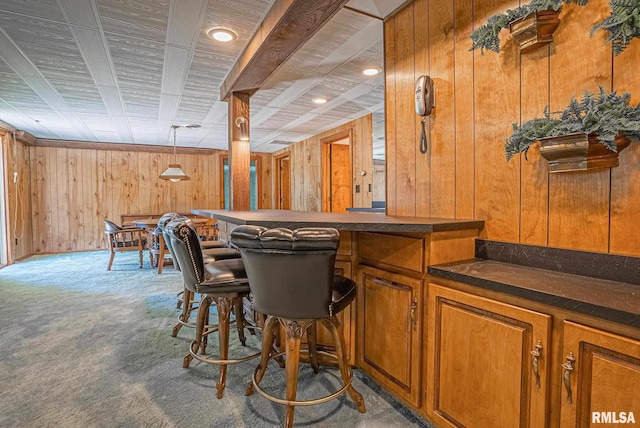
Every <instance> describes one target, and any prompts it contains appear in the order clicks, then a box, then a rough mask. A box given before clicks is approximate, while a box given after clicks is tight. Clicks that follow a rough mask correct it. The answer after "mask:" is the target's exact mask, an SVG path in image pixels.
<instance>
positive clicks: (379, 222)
mask: <svg viewBox="0 0 640 428" xmlns="http://www.w3.org/2000/svg"><path fill="white" fill-rule="evenodd" d="M191 212H192V213H193V214H197V215H200V216H204V217H210V218H215V219H218V220H222V221H228V222H230V223H234V224H255V225H258V226H265V227H287V228H289V229H297V228H300V227H333V228H335V229H338V230H344V231H358V232H417V233H432V232H445V231H452V230H466V229H482V228H483V227H484V221H482V220H459V219H445V218H429V217H401V216H388V215H381V214H376V215H371V214H370V213H356V212H353V213H344V214H342V213H325V212H308V211H288V210H256V211H227V210H197V209H196V210H192V211H191Z"/></svg>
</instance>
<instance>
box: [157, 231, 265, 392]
mask: <svg viewBox="0 0 640 428" xmlns="http://www.w3.org/2000/svg"><path fill="white" fill-rule="evenodd" d="M165 231H166V233H167V235H168V238H169V241H170V242H171V244H170V245H171V247H172V249H173V253H174V255H175V257H176V260H177V262H178V266H180V271H181V272H182V276H183V279H184V286H185V289H188V290H189V291H190V292H191V293H200V296H201V298H200V307H199V308H198V319H197V322H196V335H195V339H194V340H193V342H191V345H190V348H189V354H187V356H185V357H184V362H183V367H184V368H187V367H189V364H190V363H191V361H192V360H193V359H194V358H195V359H197V360H198V361H201V362H204V363H213V364H219V365H220V379H219V381H218V383H217V385H216V388H217V390H218V398H222V395H223V392H224V388H225V384H226V375H227V365H228V364H235V363H241V362H244V361H248V360H250V359H252V358H255V357H258V356H259V355H260V353H259V352H258V353H256V354H253V355H249V356H246V357H243V358H237V359H229V326H230V323H231V312H232V309H233V308H238V307H239V308H240V310H239V311H238V309H236V316H235V323H236V326H237V328H238V333H239V335H240V338H241V341H242V343H243V344H244V340H243V339H244V331H243V330H244V328H245V324H244V314H243V311H242V299H243V297H246V296H248V295H249V292H250V289H249V284H248V280H247V277H246V273H245V270H244V266H243V263H242V259H239V258H235V259H226V260H219V261H215V262H212V263H207V264H205V263H204V258H203V254H202V249H201V248H200V244H199V241H198V234H197V232H196V229H195V228H194V227H193V225H192V224H190V222H189V220H185V219H176V220H173V221H171V222H169V223H168V224H166V226H165ZM213 301H215V302H216V305H217V308H218V324H217V325H216V326H209V325H208V319H209V307H210V306H211V303H212V302H213ZM186 302H187V300H186V298H185V306H186V305H187V303H186ZM215 331H217V332H218V344H219V352H220V357H219V358H209V357H207V356H206V355H205V353H206V340H205V339H206V337H207V335H209V334H211V333H213V332H215ZM198 351H200V354H198Z"/></svg>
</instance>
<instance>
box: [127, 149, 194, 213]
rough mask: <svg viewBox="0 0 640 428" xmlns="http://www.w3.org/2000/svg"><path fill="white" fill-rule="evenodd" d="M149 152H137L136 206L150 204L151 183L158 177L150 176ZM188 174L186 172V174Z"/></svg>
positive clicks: (150, 156) (151, 172) (150, 155)
mask: <svg viewBox="0 0 640 428" xmlns="http://www.w3.org/2000/svg"><path fill="white" fill-rule="evenodd" d="M151 158H152V154H151V153H139V154H138V206H139V207H149V206H151V198H152V183H154V182H155V181H156V180H157V179H158V177H157V176H156V177H152V176H151V174H153V172H154V171H153V170H152V169H151V168H150V166H151ZM187 175H188V174H187Z"/></svg>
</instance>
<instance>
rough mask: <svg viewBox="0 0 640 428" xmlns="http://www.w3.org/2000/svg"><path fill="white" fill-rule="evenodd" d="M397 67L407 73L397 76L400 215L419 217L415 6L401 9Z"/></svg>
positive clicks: (398, 196)
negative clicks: (415, 97) (401, 122)
mask: <svg viewBox="0 0 640 428" xmlns="http://www.w3.org/2000/svg"><path fill="white" fill-rule="evenodd" d="M395 21H396V25H395V47H396V49H395V51H396V67H397V68H399V69H402V70H406V72H404V73H396V101H395V110H396V117H399V118H408V120H409V122H408V123H407V119H404V122H405V123H404V124H400V123H398V124H397V125H396V142H395V146H396V181H397V183H396V195H397V198H398V201H402V203H398V204H397V205H398V206H397V208H396V211H397V215H406V216H415V214H416V144H417V140H416V127H415V122H414V121H415V119H416V115H415V103H414V89H415V79H414V71H412V70H413V69H414V67H415V61H414V46H415V44H414V43H415V38H414V35H415V33H414V30H413V29H414V22H413V3H412V4H411V5H409V6H408V7H406V8H405V9H403V10H401V11H400V12H399V13H398V14H397V15H396V17H395ZM405 124H406V125H408V124H410V126H403V125H405Z"/></svg>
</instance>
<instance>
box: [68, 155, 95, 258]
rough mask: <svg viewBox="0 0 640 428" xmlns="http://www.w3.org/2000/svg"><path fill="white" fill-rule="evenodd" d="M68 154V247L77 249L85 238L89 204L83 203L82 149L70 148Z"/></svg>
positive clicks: (72, 249) (73, 249)
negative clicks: (85, 220)
mask: <svg viewBox="0 0 640 428" xmlns="http://www.w3.org/2000/svg"><path fill="white" fill-rule="evenodd" d="M67 155H68V164H67V171H68V183H69V198H68V199H69V223H68V224H69V243H68V246H67V249H68V250H71V251H77V250H78V248H79V245H82V244H80V241H83V240H84V215H85V210H86V209H87V206H86V204H84V203H82V200H83V186H84V180H83V177H82V174H81V171H82V170H81V166H80V151H78V150H69V151H68V152H67ZM89 209H90V207H89ZM82 246H84V245H82Z"/></svg>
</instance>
